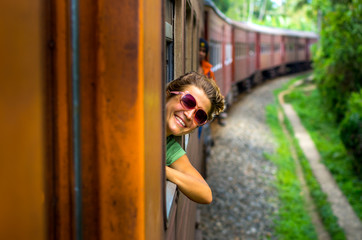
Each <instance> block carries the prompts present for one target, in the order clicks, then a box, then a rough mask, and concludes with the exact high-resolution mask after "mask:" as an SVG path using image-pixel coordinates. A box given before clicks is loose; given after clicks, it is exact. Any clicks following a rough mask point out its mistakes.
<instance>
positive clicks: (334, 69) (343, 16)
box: [313, 0, 362, 123]
mask: <svg viewBox="0 0 362 240" xmlns="http://www.w3.org/2000/svg"><path fill="white" fill-rule="evenodd" d="M320 1H322V2H330V1H329V0H320ZM333 2H334V4H332V5H331V6H328V7H325V8H324V11H323V14H322V15H323V18H322V29H321V33H320V40H319V44H318V49H314V52H315V55H314V59H313V60H314V63H313V65H314V69H315V78H316V81H317V84H318V88H319V90H320V93H321V94H322V96H323V100H324V105H325V106H326V107H327V108H328V110H329V111H331V112H333V113H334V115H335V119H336V121H337V122H338V123H339V122H340V121H341V120H342V119H343V118H344V116H345V112H346V108H347V100H348V99H349V97H350V95H351V93H352V92H358V91H359V90H360V89H361V87H362V81H361V79H362V68H361V62H362V45H361V42H362V4H360V1H359V0H350V1H341V0H340V1H337V0H335V1H333ZM322 10H323V9H322Z"/></svg>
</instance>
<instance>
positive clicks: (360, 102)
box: [340, 89, 362, 174]
mask: <svg viewBox="0 0 362 240" xmlns="http://www.w3.org/2000/svg"><path fill="white" fill-rule="evenodd" d="M340 134H341V139H342V141H343V143H344V145H345V146H346V148H347V149H348V150H349V152H350V153H351V154H352V155H353V156H354V163H355V169H356V171H357V174H360V173H362V89H361V90H360V92H359V93H353V94H352V96H351V98H350V99H349V102H348V111H347V114H346V117H345V118H344V120H343V121H342V123H341V125H340Z"/></svg>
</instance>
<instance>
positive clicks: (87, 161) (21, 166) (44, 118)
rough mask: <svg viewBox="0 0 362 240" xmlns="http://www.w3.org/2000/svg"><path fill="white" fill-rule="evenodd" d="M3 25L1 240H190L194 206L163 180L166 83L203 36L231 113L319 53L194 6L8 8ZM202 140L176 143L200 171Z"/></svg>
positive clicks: (191, 64)
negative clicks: (268, 80)
mask: <svg viewBox="0 0 362 240" xmlns="http://www.w3.org/2000/svg"><path fill="white" fill-rule="evenodd" d="M160 12H162V14H160ZM0 20H1V21H0V22H1V23H2V27H1V28H0V31H1V35H2V36H3V37H2V38H1V44H0V50H1V51H0V52H1V53H2V58H1V60H0V61H1V64H0V66H1V68H2V71H1V74H2V76H1V80H2V81H1V85H2V87H1V88H0V98H1V101H0V103H1V104H0V113H1V118H0V132H1V133H2V137H1V138H0V139H1V140H0V148H1V149H0V171H1V174H0V176H1V181H0V182H1V188H0V191H1V192H0V193H1V195H2V196H4V197H2V198H0V199H1V200H0V210H1V211H0V212H1V214H0V239H66V240H69V239H77V240H80V239H107V240H108V239H163V238H166V239H193V238H194V236H195V234H196V232H197V231H196V230H195V224H196V223H197V215H196V212H197V211H196V204H195V203H193V202H191V201H190V200H189V199H187V198H186V197H185V196H184V195H183V194H182V193H180V192H178V191H177V189H176V187H175V186H174V185H173V184H171V183H169V182H166V181H165V176H164V155H165V137H164V136H165V130H164V120H163V116H164V112H163V109H164V104H165V103H164V101H165V100H164V99H165V93H164V89H165V85H166V83H167V82H168V81H170V80H171V79H173V78H176V77H177V76H180V75H182V74H183V73H185V72H189V71H191V70H196V69H197V67H198V40H199V37H200V36H201V37H204V38H206V39H207V40H208V41H209V42H210V61H211V63H212V64H213V65H214V72H215V77H216V80H217V83H218V84H219V86H220V88H221V90H222V92H223V94H224V95H225V96H227V99H228V102H229V104H231V103H232V99H233V96H235V95H236V94H237V93H238V92H240V91H241V90H244V89H248V88H250V87H251V86H252V85H253V84H257V83H258V82H260V81H261V80H262V77H263V76H267V75H270V76H274V75H275V74H279V73H286V72H287V71H288V69H292V70H297V69H298V68H303V67H304V66H308V64H309V62H310V54H309V45H310V44H311V43H312V42H314V41H316V36H315V35H313V34H310V33H300V32H292V31H285V30H276V29H270V28H264V27H260V26H254V25H249V24H242V23H236V22H233V21H231V20H230V19H228V18H226V17H225V16H224V15H223V14H222V13H221V12H220V11H219V10H218V9H217V8H216V7H215V6H214V5H213V4H212V2H209V1H206V2H205V3H204V2H203V1H198V0H153V1H148V0H124V1H119V0H97V1H90V0H66V1H57V0H51V1H42V0H33V1H32V2H31V3H29V1H26V0H18V1H8V2H7V3H6V4H4V6H2V7H1V8H0ZM202 134H203V133H202ZM202 139H203V136H200V135H199V133H198V132H197V131H195V133H194V134H191V135H190V136H189V137H187V138H183V139H179V141H180V142H181V143H182V144H183V146H184V147H185V148H187V152H188V154H189V158H190V160H191V161H192V163H193V164H194V165H195V166H196V167H197V168H198V169H200V170H202V169H203V164H204V163H203V161H202V157H201V156H202V155H203V143H202Z"/></svg>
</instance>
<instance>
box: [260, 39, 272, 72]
mask: <svg viewBox="0 0 362 240" xmlns="http://www.w3.org/2000/svg"><path fill="white" fill-rule="evenodd" d="M271 47H272V35H270V34H260V70H261V71H264V70H267V69H270V68H271V67H272V66H273V62H272V60H273V58H272V56H273V55H272V51H271Z"/></svg>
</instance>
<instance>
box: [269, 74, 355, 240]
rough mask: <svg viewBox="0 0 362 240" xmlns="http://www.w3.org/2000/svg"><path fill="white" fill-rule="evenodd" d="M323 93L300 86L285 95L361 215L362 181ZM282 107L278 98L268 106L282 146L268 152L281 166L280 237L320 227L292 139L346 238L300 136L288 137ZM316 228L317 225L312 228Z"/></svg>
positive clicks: (320, 203) (336, 232)
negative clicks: (303, 189) (307, 202)
mask: <svg viewBox="0 0 362 240" xmlns="http://www.w3.org/2000/svg"><path fill="white" fill-rule="evenodd" d="M302 78H305V76H300V77H298V78H296V79H293V80H291V81H289V82H288V83H287V84H286V85H285V86H283V88H281V89H278V90H276V91H275V92H274V94H275V95H276V96H277V95H278V94H279V93H280V92H281V91H283V90H285V89H287V88H288V87H289V86H290V85H291V84H294V83H295V82H296V81H298V80H300V79H302ZM319 98H320V96H319V94H318V91H317V90H313V91H311V92H309V93H306V92H304V91H301V90H300V89H299V90H298V89H297V90H295V91H293V92H292V93H291V94H289V95H287V96H286V97H285V100H287V101H288V102H290V103H291V104H292V105H293V108H294V109H295V110H296V111H297V113H298V115H299V117H300V118H301V121H302V123H303V125H304V126H305V127H306V129H307V130H308V132H309V133H310V135H311V137H312V139H313V141H314V142H315V144H316V146H317V149H318V151H319V152H320V154H321V157H322V162H323V163H324V164H325V165H326V166H327V168H328V169H329V170H330V171H331V173H332V175H333V177H334V178H335V180H336V182H337V184H338V185H339V187H340V188H341V190H342V192H343V193H344V194H345V195H346V197H347V199H348V200H349V202H350V203H351V205H352V207H353V208H354V210H355V212H356V213H357V215H358V216H359V218H361V215H362V214H361V209H362V201H361V200H362V199H361V198H362V182H361V180H360V179H358V177H357V176H356V174H355V172H354V171H353V168H352V162H351V158H350V157H349V156H348V155H347V153H346V151H345V149H344V147H343V144H342V143H341V141H340V139H339V134H338V128H337V127H336V126H335V125H333V121H331V120H330V116H328V114H326V113H324V112H323V110H322V107H321V106H320V104H319V102H320V101H319ZM277 108H278V105H277V104H271V105H269V106H268V107H267V109H266V112H267V121H268V124H269V126H270V128H271V130H272V132H273V134H274V135H275V137H276V139H277V142H278V144H279V147H278V150H277V152H276V153H275V154H274V155H271V156H267V157H268V158H269V159H270V160H271V161H273V162H274V163H275V164H276V165H277V167H278V174H277V188H278V191H279V198H280V204H281V206H280V211H279V213H278V216H277V219H278V221H276V224H277V227H276V234H278V236H279V238H278V239H316V233H315V230H314V227H313V225H312V223H311V220H310V218H309V216H308V214H307V212H306V210H305V206H304V202H303V199H300V198H301V196H300V194H299V193H300V185H299V182H298V181H297V177H296V174H295V166H294V162H293V160H292V158H291V154H290V153H289V147H288V144H293V145H294V147H295V148H296V149H297V153H298V158H299V160H300V162H301V165H302V169H303V172H304V177H305V179H306V182H307V185H308V188H309V190H310V193H311V196H312V198H313V201H314V203H315V205H316V208H317V209H316V210H317V211H318V213H319V215H320V217H321V219H322V221H323V224H324V226H325V228H326V230H327V231H328V232H329V234H330V236H331V238H332V239H334V240H343V239H346V237H345V233H344V231H343V230H342V229H341V228H340V227H339V225H338V221H337V218H336V217H335V216H334V214H333V211H332V209H331V206H330V204H329V202H328V201H327V196H326V194H324V192H323V191H322V190H321V188H320V186H319V184H318V182H317V180H316V179H315V177H314V175H313V173H312V170H311V168H310V165H309V162H308V160H307V159H306V157H305V156H304V154H303V152H302V151H301V149H300V147H299V145H298V142H297V140H296V139H295V138H294V139H293V142H292V143H288V142H287V141H286V138H285V136H284V134H283V132H282V130H281V128H280V126H279V122H278V119H277ZM285 124H286V126H287V129H288V131H289V132H290V133H291V135H294V134H293V130H292V127H291V124H290V123H289V121H288V120H286V121H285ZM311 228H312V230H310V229H311Z"/></svg>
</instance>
